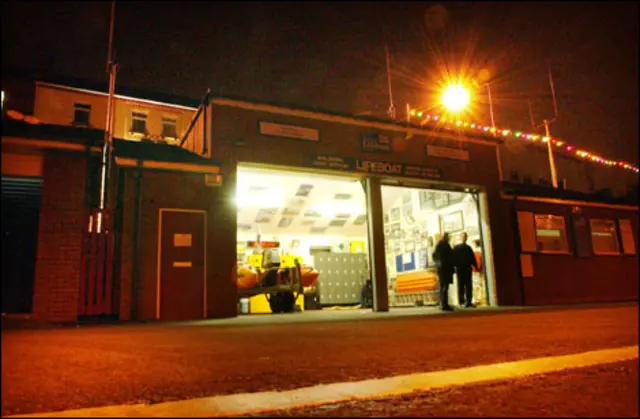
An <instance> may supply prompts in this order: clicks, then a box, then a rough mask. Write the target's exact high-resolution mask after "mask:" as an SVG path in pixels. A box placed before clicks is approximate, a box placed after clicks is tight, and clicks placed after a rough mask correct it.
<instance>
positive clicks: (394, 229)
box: [389, 223, 402, 239]
mask: <svg viewBox="0 0 640 419" xmlns="http://www.w3.org/2000/svg"><path fill="white" fill-rule="evenodd" d="M389 237H392V238H394V239H399V238H400V237H402V231H401V230H400V223H394V224H390V225H389Z"/></svg>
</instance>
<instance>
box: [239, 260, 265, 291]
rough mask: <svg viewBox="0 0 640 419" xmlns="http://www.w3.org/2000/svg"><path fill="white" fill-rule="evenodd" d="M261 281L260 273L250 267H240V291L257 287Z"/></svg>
mask: <svg viewBox="0 0 640 419" xmlns="http://www.w3.org/2000/svg"><path fill="white" fill-rule="evenodd" d="M259 281H260V276H259V275H258V273H257V272H256V271H255V270H254V269H253V268H252V267H251V266H249V265H242V266H239V267H238V289H240V290H248V289H251V288H253V287H255V286H256V285H257V284H258V282H259Z"/></svg>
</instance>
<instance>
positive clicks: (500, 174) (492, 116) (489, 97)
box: [473, 79, 503, 183]
mask: <svg viewBox="0 0 640 419" xmlns="http://www.w3.org/2000/svg"><path fill="white" fill-rule="evenodd" d="M473 83H474V84H475V85H476V86H477V87H483V86H484V87H486V88H487V97H488V99H489V115H490V116H491V128H495V127H496V120H495V117H494V114H493V98H492V97H491V83H490V82H485V83H482V84H481V83H478V81H477V80H475V79H474V80H473ZM491 131H492V133H493V136H494V137H495V136H496V132H495V130H491ZM496 160H497V161H498V178H499V179H500V183H502V181H503V175H502V159H501V158H500V144H497V145H496Z"/></svg>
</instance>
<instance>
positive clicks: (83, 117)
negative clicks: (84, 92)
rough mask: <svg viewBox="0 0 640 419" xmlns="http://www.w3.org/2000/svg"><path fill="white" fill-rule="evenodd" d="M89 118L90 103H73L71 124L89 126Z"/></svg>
mask: <svg viewBox="0 0 640 419" xmlns="http://www.w3.org/2000/svg"><path fill="white" fill-rule="evenodd" d="M90 120H91V105H88V104H86V103H74V104H73V125H83V126H89V125H91V123H90Z"/></svg>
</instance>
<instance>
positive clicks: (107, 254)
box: [78, 210, 118, 316]
mask: <svg viewBox="0 0 640 419" xmlns="http://www.w3.org/2000/svg"><path fill="white" fill-rule="evenodd" d="M113 249H114V231H113V214H112V213H110V212H108V211H101V210H93V211H91V214H90V216H89V226H88V229H87V231H86V232H85V236H84V238H83V243H82V259H81V272H80V296H79V297H80V298H79V299H78V316H112V315H115V314H117V311H118V310H117V307H118V304H117V301H114V300H115V299H114V298H113V291H114V283H113Z"/></svg>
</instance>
